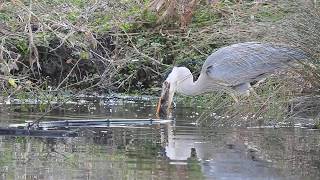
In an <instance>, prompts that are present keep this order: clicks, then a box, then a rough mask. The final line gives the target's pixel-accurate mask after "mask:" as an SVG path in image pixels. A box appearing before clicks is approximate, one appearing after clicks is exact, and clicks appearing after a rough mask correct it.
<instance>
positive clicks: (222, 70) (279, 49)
mask: <svg viewBox="0 0 320 180" xmlns="http://www.w3.org/2000/svg"><path fill="white" fill-rule="evenodd" d="M306 57H307V56H306V54H305V53H304V52H303V51H301V50H299V49H295V48H292V47H289V46H284V45H276V44H271V43H259V42H245V43H238V44H233V45H230V46H226V47H222V48H220V49H218V50H217V51H216V52H214V53H212V54H211V55H210V56H209V57H208V58H207V59H206V61H205V62H204V64H203V66H202V69H201V72H200V75H199V77H198V79H197V80H196V81H194V80H193V75H192V73H191V72H190V70H189V69H188V68H186V67H174V68H173V69H172V71H171V73H170V74H169V75H168V77H167V79H166V80H165V81H164V82H163V85H162V92H161V96H160V98H159V102H158V106H157V116H160V117H167V115H168V114H169V111H170V107H171V104H172V100H173V96H174V93H175V92H178V93H181V94H184V95H188V96H195V95H200V94H203V93H208V92H212V91H223V92H226V93H227V94H229V95H231V96H232V97H233V98H234V99H235V100H236V99H237V98H236V97H237V96H240V95H247V96H248V95H249V93H250V91H251V90H252V87H251V85H250V83H251V82H254V81H260V80H262V79H264V78H265V77H266V76H268V75H270V74H273V73H275V72H276V71H278V70H282V69H286V68H289V67H295V65H296V64H298V63H297V62H299V60H302V59H306Z"/></svg>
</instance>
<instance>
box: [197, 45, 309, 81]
mask: <svg viewBox="0 0 320 180" xmlns="http://www.w3.org/2000/svg"><path fill="white" fill-rule="evenodd" d="M306 57H307V56H306V55H305V54H304V53H303V52H302V51H300V50H297V49H294V48H291V47H285V46H281V45H274V44H267V43H258V42H246V43H239V44H234V45H231V46H227V47H223V48H220V49H218V50H217V51H216V52H214V53H213V54H211V55H210V56H209V57H208V58H207V60H206V62H205V63H204V65H203V67H202V71H203V72H206V73H208V72H209V73H211V74H209V76H210V77H214V78H217V79H218V80H221V81H224V82H226V83H229V84H230V85H236V84H239V83H242V82H248V81H250V80H253V79H254V78H255V77H257V76H259V75H261V74H266V73H272V72H274V71H275V70H277V69H280V68H284V67H288V66H290V64H291V62H293V61H297V60H302V59H306Z"/></svg>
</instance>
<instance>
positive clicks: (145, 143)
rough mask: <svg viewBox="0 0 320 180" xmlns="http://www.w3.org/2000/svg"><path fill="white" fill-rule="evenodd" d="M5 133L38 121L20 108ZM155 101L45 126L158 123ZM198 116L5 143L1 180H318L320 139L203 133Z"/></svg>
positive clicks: (76, 113)
mask: <svg viewBox="0 0 320 180" xmlns="http://www.w3.org/2000/svg"><path fill="white" fill-rule="evenodd" d="M10 108H11V109H16V110H15V111H14V112H11V113H8V111H7V110H2V112H1V114H0V125H1V127H7V126H9V124H11V123H21V122H24V121H25V120H34V119H35V118H36V117H37V116H39V115H37V113H25V112H21V111H20V110H19V108H18V107H15V106H13V105H12V106H11V107H10ZM154 111H155V104H154V103H152V102H150V101H148V100H144V101H139V102H136V101H130V100H125V101H123V100H114V99H109V100H105V101H103V100H99V101H90V102H86V103H85V105H83V104H82V105H81V104H79V105H70V106H68V107H65V108H64V109H60V110H56V111H54V112H52V113H51V114H49V115H48V117H46V118H45V120H63V119H99V118H102V119H104V118H125V119H127V118H143V119H145V118H154ZM197 111H198V110H197V109H193V108H178V112H177V114H176V117H177V118H176V120H175V121H173V122H168V123H165V124H153V125H136V126H128V125H126V126H121V125H119V126H117V127H109V128H99V129H96V128H81V129H73V131H77V132H79V133H80V135H81V136H79V137H59V138H44V137H26V136H18V137H17V136H0V179H59V180H63V179H66V180H69V179H239V180H240V179H245V180H247V179H252V180H257V179H263V180H269V179H277V180H278V179H290V180H291V179H319V177H320V131H318V130H308V129H298V128H297V129H293V128H286V129H285V128H279V129H246V128H239V129H237V128H221V127H219V128H210V129H209V128H203V127H201V128H200V127H196V126H195V125H194V122H195V120H196V119H197V117H198V112H197Z"/></svg>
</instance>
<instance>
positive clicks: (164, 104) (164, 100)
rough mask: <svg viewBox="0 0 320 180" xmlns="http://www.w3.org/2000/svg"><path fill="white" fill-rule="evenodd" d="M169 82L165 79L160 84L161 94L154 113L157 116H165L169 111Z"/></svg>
mask: <svg viewBox="0 0 320 180" xmlns="http://www.w3.org/2000/svg"><path fill="white" fill-rule="evenodd" d="M170 97H171V96H170V83H169V82H167V81H165V82H164V83H163V84H162V91H161V96H160V98H159V102H158V105H157V112H156V115H157V117H158V118H167V117H168V115H169V113H170V107H171V102H172V100H171V99H170Z"/></svg>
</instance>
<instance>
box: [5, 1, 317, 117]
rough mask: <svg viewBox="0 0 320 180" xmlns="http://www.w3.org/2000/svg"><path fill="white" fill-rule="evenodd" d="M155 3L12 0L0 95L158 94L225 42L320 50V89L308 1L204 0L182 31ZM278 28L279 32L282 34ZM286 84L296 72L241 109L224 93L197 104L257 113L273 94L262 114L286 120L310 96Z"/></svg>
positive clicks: (307, 73) (311, 72) (309, 75)
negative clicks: (171, 76)
mask: <svg viewBox="0 0 320 180" xmlns="http://www.w3.org/2000/svg"><path fill="white" fill-rule="evenodd" d="M30 2H31V4H30ZM297 2H298V1H297ZM147 5H148V2H147V1H107V2H106V1H83V0H72V1H66V0H55V1H17V2H15V3H14V2H9V1H7V2H4V3H3V5H2V8H1V9H0V19H1V22H3V23H1V24H0V29H1V30H0V34H1V44H0V47H1V49H0V55H1V57H0V58H1V59H3V61H1V62H0V65H1V67H2V68H1V69H0V72H1V74H3V75H1V78H0V83H1V85H2V86H0V90H1V96H3V98H2V99H4V100H5V99H6V98H8V97H14V96H15V97H19V98H22V99H23V98H27V97H41V98H43V99H44V102H46V101H47V100H48V99H51V98H49V97H54V95H51V94H56V93H57V92H58V94H63V92H70V91H73V92H85V91H87V92H89V93H90V92H92V91H97V92H100V93H109V92H116V93H119V92H125V93H139V92H147V91H151V94H155V95H158V94H159V92H158V90H159V87H160V86H161V83H162V81H163V79H164V78H165V76H166V74H168V72H169V71H170V69H171V67H172V66H174V65H183V66H187V67H188V68H190V69H191V71H192V72H194V75H195V76H197V75H198V74H199V72H200V69H201V66H202V63H203V61H204V60H205V59H206V58H207V56H208V55H210V54H211V53H212V52H214V51H215V50H216V49H217V48H219V47H221V46H225V45H229V44H233V43H237V42H244V41H272V42H284V43H287V44H294V45H297V44H298V46H299V47H302V48H303V49H304V50H306V51H307V52H310V53H311V54H313V55H314V56H315V57H314V59H315V60H314V61H313V62H312V67H314V66H315V67H316V68H312V67H311V66H310V64H307V65H306V67H305V68H306V69H304V70H303V72H304V73H300V74H302V76H304V77H306V78H305V79H307V81H308V82H309V83H311V88H310V89H313V90H314V89H316V88H317V87H318V84H319V83H318V82H319V81H318V79H319V78H318V77H319V76H318V74H319V72H320V71H319V66H318V64H319V63H318V62H319V61H318V59H319V57H318V56H317V55H316V53H313V52H318V50H319V49H317V48H318V46H317V44H318V43H317V40H318V39H317V38H316V37H318V36H317V32H316V30H317V29H319V28H317V25H318V24H319V23H317V22H319V21H318V20H317V16H315V14H316V12H311V11H308V12H309V13H306V12H305V11H304V8H302V9H301V7H307V6H301V4H297V3H287V2H286V1H277V2H264V3H260V4H256V3H254V2H253V1H243V3H236V2H233V1H219V3H218V4H215V5H210V4H206V3H205V2H203V1H201V2H200V3H198V5H197V8H196V10H195V11H194V13H193V17H192V20H191V22H190V24H189V26H188V27H187V29H180V27H179V22H177V21H178V20H176V19H172V20H168V21H167V22H166V21H165V22H162V24H157V19H158V18H159V17H158V16H157V13H155V12H151V11H148V10H147V9H146V6H147ZM304 5H306V4H304ZM299 9H301V10H299ZM301 13H305V14H304V15H303V16H301V15H299V14H301ZM312 14H313V16H312ZM307 15H309V16H307ZM299 17H300V19H299ZM308 18H309V19H308ZM295 22H297V23H295ZM306 23H310V24H306ZM301 26H302V27H301ZM309 27H313V28H309ZM275 28H276V29H277V31H279V33H274V32H275ZM30 30H31V31H30ZM308 44H311V45H310V46H307V45H308ZM36 50H37V51H36ZM4 67H6V68H4ZM290 76H291V75H290ZM291 77H295V76H291ZM298 78H299V77H298ZM13 79H14V83H13V82H12V80H13ZM287 82H294V80H291V79H290V77H289V81H288V79H278V78H271V79H269V80H268V81H267V82H266V83H264V84H263V86H261V87H259V88H257V89H256V90H257V93H258V94H259V96H260V98H261V100H260V102H258V100H257V99H255V98H254V97H251V98H247V99H246V98H244V99H243V105H242V106H241V107H238V106H235V107H231V108H225V107H229V106H231V105H232V101H231V99H230V98H229V97H228V96H226V95H219V96H218V95H211V96H210V95H209V98H207V97H208V96H204V97H198V98H196V99H198V100H196V101H195V102H191V104H192V103H197V104H207V103H209V104H211V107H213V108H211V109H208V110H206V112H204V115H202V116H201V117H202V118H203V119H205V118H210V114H212V113H211V112H216V111H217V112H218V111H219V112H221V113H222V114H225V113H230V112H235V113H234V114H235V115H239V116H244V117H247V116H248V115H251V116H252V115H254V114H256V113H260V111H261V110H260V109H261V106H262V104H261V103H264V102H266V105H264V106H266V108H263V112H262V114H263V116H264V118H269V119H278V120H281V119H283V118H284V117H287V116H288V114H287V113H286V109H287V108H288V106H290V105H289V104H290V103H289V102H290V101H291V100H290V99H292V98H294V97H295V96H302V95H301V94H298V93H297V91H296V89H295V86H294V85H290V84H289V83H288V84H287ZM13 84H15V85H13ZM293 84H294V83H293ZM305 84H308V83H305ZM48 87H51V89H52V90H53V91H49V90H48V89H49V88H48ZM140 88H143V90H140ZM286 93H287V94H290V95H289V96H284V95H285V94H286ZM43 95H44V96H43ZM187 99H189V101H194V100H193V99H192V100H191V99H190V98H187ZM208 99H210V100H209V101H208ZM219 104H220V105H219ZM221 104H222V105H221ZM306 106H307V105H306ZM235 109H236V111H235ZM235 117H236V116H235ZM248 122H249V121H248Z"/></svg>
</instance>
